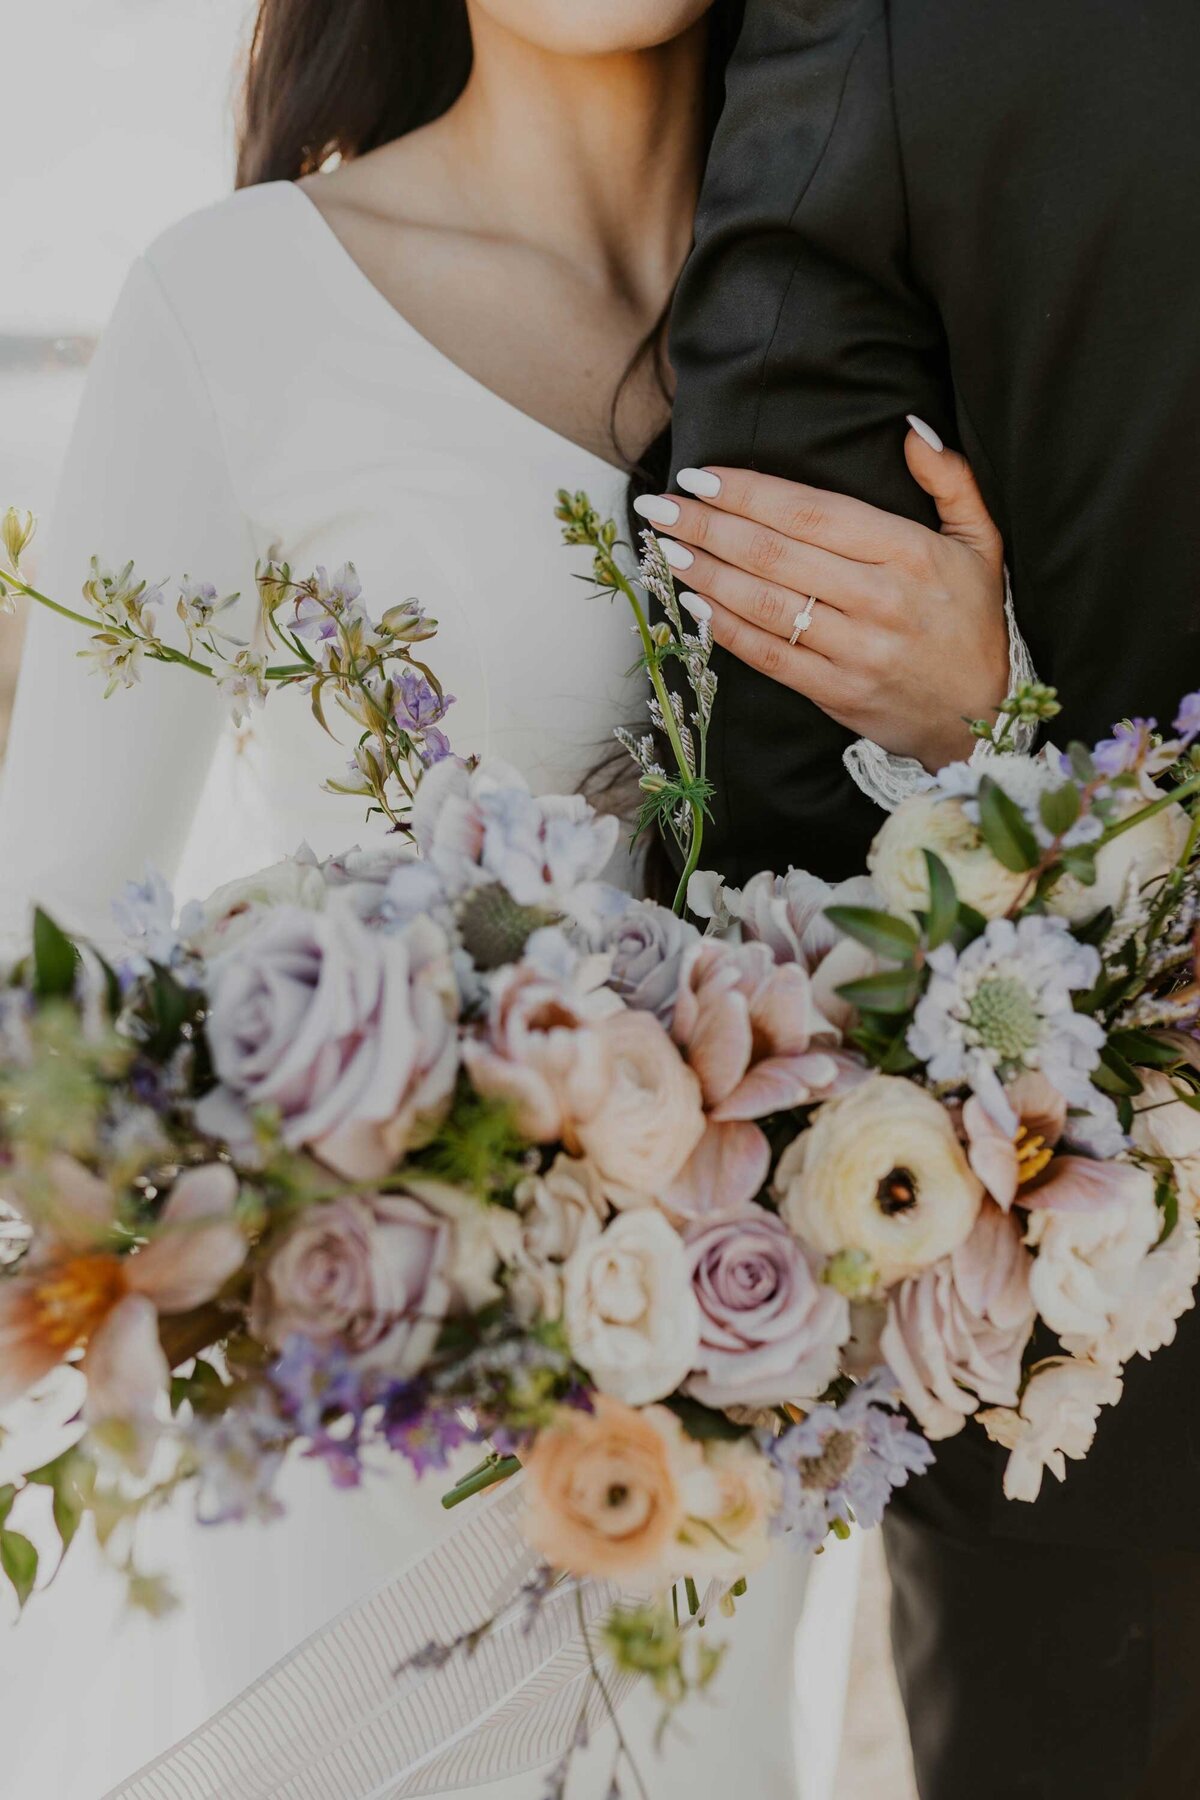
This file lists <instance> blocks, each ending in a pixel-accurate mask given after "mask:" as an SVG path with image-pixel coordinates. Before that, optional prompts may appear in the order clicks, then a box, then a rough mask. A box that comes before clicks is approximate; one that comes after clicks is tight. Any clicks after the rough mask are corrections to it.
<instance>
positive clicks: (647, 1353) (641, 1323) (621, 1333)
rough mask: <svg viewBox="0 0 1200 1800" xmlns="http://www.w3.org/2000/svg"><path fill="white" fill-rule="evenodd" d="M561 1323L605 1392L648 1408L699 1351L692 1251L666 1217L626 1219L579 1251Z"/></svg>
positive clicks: (643, 1214)
mask: <svg viewBox="0 0 1200 1800" xmlns="http://www.w3.org/2000/svg"><path fill="white" fill-rule="evenodd" d="M563 1317H564V1319H565V1321H566V1327H567V1338H568V1341H569V1343H570V1346H571V1353H572V1355H573V1356H574V1357H575V1359H576V1360H577V1361H578V1362H579V1363H581V1364H582V1365H583V1367H584V1368H585V1369H586V1370H587V1371H588V1373H589V1374H590V1375H591V1377H592V1380H593V1381H594V1382H595V1384H596V1386H597V1387H598V1388H599V1389H600V1391H601V1393H604V1394H611V1395H612V1396H613V1397H614V1398H615V1399H617V1400H624V1401H626V1402H627V1404H628V1405H630V1406H645V1405H647V1404H648V1403H649V1402H650V1401H651V1400H661V1399H663V1398H664V1397H665V1396H666V1395H667V1394H670V1393H672V1392H673V1391H674V1389H675V1388H677V1387H678V1386H679V1385H680V1383H681V1382H682V1381H683V1379H684V1377H685V1376H686V1375H687V1373H688V1371H689V1370H690V1369H691V1367H692V1365H693V1363H694V1361H695V1359H696V1353H697V1350H698V1348H699V1343H700V1311H699V1308H698V1306H697V1304H696V1299H695V1296H694V1294H693V1293H692V1285H691V1278H690V1271H689V1265H688V1255H687V1251H686V1249H685V1248H684V1245H683V1242H682V1240H681V1238H680V1237H679V1236H678V1234H677V1233H676V1232H675V1231H674V1230H673V1229H672V1227H671V1226H670V1225H669V1224H668V1223H667V1221H666V1219H665V1218H664V1217H663V1215H662V1213H660V1212H658V1211H657V1210H651V1209H648V1208H642V1209H639V1210H637V1211H634V1212H626V1213H622V1214H621V1215H620V1216H619V1217H618V1218H616V1219H614V1220H613V1221H612V1223H611V1224H610V1225H609V1226H608V1228H607V1230H605V1231H603V1232H602V1233H601V1235H600V1236H599V1237H598V1238H595V1239H593V1240H591V1241H589V1242H585V1243H582V1244H580V1245H579V1247H578V1248H577V1249H576V1250H575V1252H574V1254H573V1255H572V1256H571V1259H570V1261H569V1262H568V1263H567V1268H566V1278H565V1302H564V1309H563Z"/></svg>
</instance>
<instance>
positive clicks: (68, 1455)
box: [26, 1444, 96, 1556]
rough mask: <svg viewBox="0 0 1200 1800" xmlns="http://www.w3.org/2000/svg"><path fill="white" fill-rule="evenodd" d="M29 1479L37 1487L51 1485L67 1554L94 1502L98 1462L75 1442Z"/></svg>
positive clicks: (58, 1530) (59, 1528) (57, 1523)
mask: <svg viewBox="0 0 1200 1800" xmlns="http://www.w3.org/2000/svg"><path fill="white" fill-rule="evenodd" d="M26 1480H27V1481H28V1482H30V1484H31V1485H33V1486H35V1487H48V1488H49V1489H50V1491H51V1494H52V1496H53V1510H54V1527H55V1530H56V1531H57V1532H58V1536H59V1541H60V1543H61V1544H62V1553H63V1555H64V1556H65V1555H66V1553H67V1551H68V1550H69V1549H70V1548H71V1544H72V1542H73V1541H74V1538H75V1533H76V1532H77V1531H78V1529H79V1525H80V1521H81V1520H82V1518H83V1515H84V1513H85V1512H87V1510H88V1508H89V1507H90V1505H91V1503H92V1497H93V1495H94V1493H95V1489H96V1465H95V1463H94V1462H93V1460H92V1458H91V1457H90V1456H88V1455H87V1454H86V1452H84V1451H83V1450H81V1449H80V1448H79V1446H78V1445H77V1444H72V1445H71V1447H70V1449H69V1450H64V1451H63V1452H62V1455H61V1456H56V1457H55V1458H54V1460H53V1462H48V1463H45V1464H44V1465H43V1466H42V1467H41V1468H40V1469H34V1470H33V1471H32V1473H31V1474H29V1475H27V1476H26Z"/></svg>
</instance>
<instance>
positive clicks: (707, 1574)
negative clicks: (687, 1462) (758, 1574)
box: [676, 1438, 781, 1582]
mask: <svg viewBox="0 0 1200 1800" xmlns="http://www.w3.org/2000/svg"><path fill="white" fill-rule="evenodd" d="M780 1497H781V1482H780V1478H779V1475H778V1473H777V1472H776V1470H775V1469H774V1468H773V1467H772V1466H771V1464H770V1463H769V1462H768V1460H767V1458H766V1457H765V1456H763V1455H762V1453H761V1452H760V1450H759V1449H758V1447H757V1446H756V1445H755V1444H754V1443H753V1442H752V1441H751V1440H750V1439H748V1438H740V1439H738V1440H737V1441H736V1442H731V1443H724V1442H721V1441H720V1440H719V1439H718V1440H714V1441H712V1442H710V1443H706V1444H705V1445H704V1446H703V1461H702V1462H701V1463H700V1465H699V1466H698V1467H695V1468H693V1469H691V1470H690V1471H689V1472H688V1473H687V1474H685V1476H684V1480H683V1504H684V1509H685V1512H686V1515H687V1516H686V1518H685V1519H684V1522H683V1525H682V1526H681V1528H680V1530H679V1533H678V1535H677V1538H676V1544H677V1546H678V1552H679V1554H678V1558H677V1573H678V1574H679V1575H692V1576H695V1577H698V1578H702V1579H704V1580H712V1581H728V1582H734V1581H737V1580H738V1579H739V1578H740V1577H741V1576H743V1575H749V1574H751V1573H752V1572H753V1571H754V1570H755V1569H758V1568H761V1566H762V1564H763V1563H765V1562H766V1560H767V1557H768V1555H769V1554H770V1549H771V1541H770V1529H771V1520H772V1518H773V1517H774V1515H775V1513H776V1512H777V1511H778V1508H779V1502H780Z"/></svg>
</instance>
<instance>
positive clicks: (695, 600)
mask: <svg viewBox="0 0 1200 1800" xmlns="http://www.w3.org/2000/svg"><path fill="white" fill-rule="evenodd" d="M679 604H680V606H682V608H683V610H684V612H689V613H691V615H692V617H693V619H695V621H696V623H697V624H698V625H706V624H707V623H708V621H709V620H710V619H711V618H712V607H711V606H710V605H709V604H708V601H707V600H706V599H705V598H704V596H703V595H702V594H689V593H683V594H680V596H679Z"/></svg>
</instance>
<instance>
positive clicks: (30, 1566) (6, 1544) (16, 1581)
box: [0, 1526, 38, 1611]
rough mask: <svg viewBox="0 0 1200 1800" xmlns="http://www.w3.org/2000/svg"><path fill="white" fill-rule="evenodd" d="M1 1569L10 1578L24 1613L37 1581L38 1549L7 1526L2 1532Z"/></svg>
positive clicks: (0, 1536) (0, 1541)
mask: <svg viewBox="0 0 1200 1800" xmlns="http://www.w3.org/2000/svg"><path fill="white" fill-rule="evenodd" d="M0 1569H2V1570H3V1571H4V1573H5V1575H7V1576H8V1579H9V1582H10V1583H11V1585H12V1590H13V1592H14V1593H15V1594H16V1596H17V1605H18V1607H20V1608H21V1609H22V1611H23V1610H24V1607H25V1602H26V1601H27V1600H28V1599H29V1596H30V1594H32V1592H33V1585H34V1583H35V1581H36V1580H37V1572H38V1553H37V1547H36V1545H34V1544H31V1543H30V1541H29V1539H28V1538H27V1537H23V1536H22V1534H21V1533H20V1532H19V1531H10V1530H9V1528H8V1527H7V1526H5V1527H4V1528H3V1529H2V1530H0Z"/></svg>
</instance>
